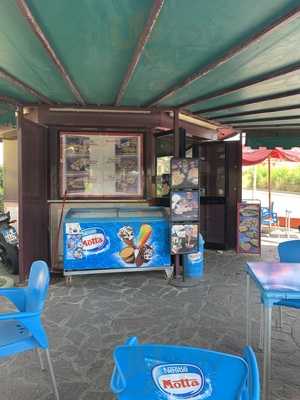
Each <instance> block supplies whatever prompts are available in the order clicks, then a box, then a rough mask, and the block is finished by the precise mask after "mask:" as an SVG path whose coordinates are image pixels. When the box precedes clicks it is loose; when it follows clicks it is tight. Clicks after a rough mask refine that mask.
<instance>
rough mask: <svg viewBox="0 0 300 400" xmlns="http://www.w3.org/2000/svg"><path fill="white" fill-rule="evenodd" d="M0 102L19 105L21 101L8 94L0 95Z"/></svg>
mask: <svg viewBox="0 0 300 400" xmlns="http://www.w3.org/2000/svg"><path fill="white" fill-rule="evenodd" d="M0 102H1V103H6V104H9V105H10V106H20V105H21V102H20V101H19V100H17V99H14V98H13V97H9V96H0Z"/></svg>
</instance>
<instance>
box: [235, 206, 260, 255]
mask: <svg viewBox="0 0 300 400" xmlns="http://www.w3.org/2000/svg"><path fill="white" fill-rule="evenodd" d="M260 229H261V227H260V204H259V203H249V202H243V203H240V204H239V205H238V229H237V251H238V252H239V253H246V254H260V252H261V239H260Z"/></svg>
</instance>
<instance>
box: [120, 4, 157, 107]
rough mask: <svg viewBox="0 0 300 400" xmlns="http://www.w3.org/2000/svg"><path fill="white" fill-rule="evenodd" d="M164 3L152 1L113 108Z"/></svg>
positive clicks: (140, 54)
mask: <svg viewBox="0 0 300 400" xmlns="http://www.w3.org/2000/svg"><path fill="white" fill-rule="evenodd" d="M164 1H165V0H154V1H153V6H152V9H151V12H150V14H149V17H148V20H147V22H146V25H145V27H144V30H143V32H142V33H141V35H140V37H139V40H138V43H137V46H136V48H135V50H134V53H133V57H132V60H131V63H130V64H129V66H128V69H127V72H126V74H125V76H124V79H123V81H122V83H121V86H120V89H119V92H118V94H117V97H116V101H115V106H119V105H120V104H121V101H122V99H123V97H124V95H125V92H126V89H127V87H128V85H129V82H130V80H131V78H132V76H133V74H134V72H135V70H136V67H137V65H138V63H139V61H140V58H141V56H142V53H143V51H144V48H145V46H146V44H147V43H148V41H149V38H150V36H151V33H152V31H153V29H154V26H155V24H156V22H157V20H158V17H159V15H160V12H161V10H162V8H163V5H164Z"/></svg>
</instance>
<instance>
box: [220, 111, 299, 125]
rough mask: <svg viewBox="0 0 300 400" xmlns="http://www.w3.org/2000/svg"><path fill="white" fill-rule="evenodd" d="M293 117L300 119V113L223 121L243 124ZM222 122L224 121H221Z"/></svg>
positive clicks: (230, 123)
mask: <svg viewBox="0 0 300 400" xmlns="http://www.w3.org/2000/svg"><path fill="white" fill-rule="evenodd" d="M293 119H299V120H300V113H299V115H288V116H285V117H276V115H274V116H273V117H268V118H251V119H250V118H249V119H240V120H238V119H237V120H232V121H224V122H223V123H224V124H225V123H226V124H229V125H232V124H242V123H248V122H249V123H252V122H269V121H285V120H293ZM221 122H222V121H221Z"/></svg>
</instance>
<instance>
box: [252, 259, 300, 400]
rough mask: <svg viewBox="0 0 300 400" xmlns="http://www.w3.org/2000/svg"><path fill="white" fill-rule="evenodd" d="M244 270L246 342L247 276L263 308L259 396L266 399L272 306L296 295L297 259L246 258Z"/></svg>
mask: <svg viewBox="0 0 300 400" xmlns="http://www.w3.org/2000/svg"><path fill="white" fill-rule="evenodd" d="M246 272H247V292H246V295H247V309H246V318H247V344H250V341H251V338H250V318H249V300H250V278H251V279H252V280H253V281H254V283H255V285H256V286H257V288H258V289H259V291H260V295H261V302H262V304H263V308H264V337H263V343H264V347H263V353H264V354H263V400H269V399H270V380H271V328H272V307H273V306H274V305H276V303H278V302H280V301H281V300H291V299H300V263H279V262H249V263H247V265H246Z"/></svg>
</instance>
